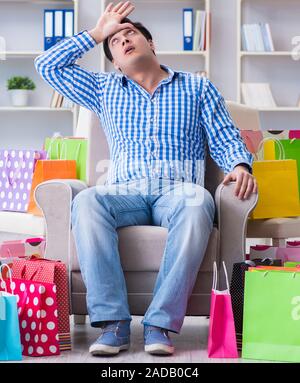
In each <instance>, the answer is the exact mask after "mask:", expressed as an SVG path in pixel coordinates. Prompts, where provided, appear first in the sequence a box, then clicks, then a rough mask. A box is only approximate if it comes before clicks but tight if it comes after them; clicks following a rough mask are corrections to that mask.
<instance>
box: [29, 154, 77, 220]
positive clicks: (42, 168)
mask: <svg viewBox="0 0 300 383" xmlns="http://www.w3.org/2000/svg"><path fill="white" fill-rule="evenodd" d="M55 178H58V179H75V178H76V161H73V160H43V161H37V163H36V167H35V171H34V175H33V180H32V188H31V192H30V200H29V206H28V212H29V213H31V214H34V215H38V216H42V215H43V213H42V211H41V210H40V209H39V208H38V207H37V205H36V203H35V200H34V191H35V188H36V187H37V185H38V184H40V183H41V182H44V181H48V180H51V179H55Z"/></svg>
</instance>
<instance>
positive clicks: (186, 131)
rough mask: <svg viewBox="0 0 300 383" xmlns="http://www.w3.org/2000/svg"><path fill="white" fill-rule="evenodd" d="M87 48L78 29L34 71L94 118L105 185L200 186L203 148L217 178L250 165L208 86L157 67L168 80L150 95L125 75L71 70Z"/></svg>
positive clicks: (88, 40)
mask: <svg viewBox="0 0 300 383" xmlns="http://www.w3.org/2000/svg"><path fill="white" fill-rule="evenodd" d="M95 45H96V42H95V40H94V39H93V38H92V37H91V36H90V35H89V33H88V32H87V31H86V30H84V31H81V32H80V33H78V34H76V35H74V36H73V37H71V38H68V39H65V40H63V41H62V42H60V43H58V44H56V45H55V46H54V47H52V48H51V49H49V50H47V51H46V52H45V53H44V54H42V55H40V56H38V57H37V58H36V59H35V67H36V69H37V71H38V72H39V73H40V75H41V76H42V78H43V79H44V80H45V81H46V82H47V83H48V84H49V85H50V86H51V87H52V88H54V89H55V90H56V91H57V92H59V93H60V94H62V95H64V96H65V97H67V98H68V99H70V100H72V101H73V102H75V103H76V104H79V105H81V106H84V107H85V108H88V109H90V110H92V111H94V112H95V113H96V114H97V116H98V117H99V118H100V121H101V123H102V127H103V129H104V132H105V134H106V137H107V141H108V145H109V149H110V159H111V162H110V166H109V169H108V175H107V180H106V184H111V183H117V182H124V181H127V180H134V179H138V178H144V177H150V178H157V177H161V178H168V179H174V180H179V181H183V182H192V183H196V184H200V185H201V186H204V172H205V157H206V143H208V147H209V151H210V155H211V156H212V158H213V159H214V161H215V162H216V163H217V164H218V166H219V167H220V168H221V169H222V170H223V171H224V173H225V174H226V173H228V172H230V171H232V170H233V168H234V167H235V166H236V165H238V164H239V163H245V164H248V165H249V166H252V162H253V156H252V155H251V154H250V153H249V152H248V151H247V149H246V147H245V144H244V142H243V140H242V138H241V136H240V132H239V130H238V128H237V127H235V125H234V123H233V121H232V119H231V117H230V115H229V113H228V111H227V109H226V107H225V102H224V98H223V97H222V96H221V94H220V93H219V91H218V90H217V88H216V87H215V86H214V85H213V84H212V82H211V81H210V80H208V79H207V78H205V77H200V76H197V75H195V74H193V73H189V72H184V71H173V70H172V69H171V68H169V67H167V66H166V65H161V68H162V69H164V70H165V71H166V72H167V73H168V77H167V78H165V79H163V80H162V81H160V83H159V84H158V86H157V87H156V89H155V91H154V93H153V94H152V95H151V94H150V93H148V92H147V91H146V90H145V89H144V88H143V87H142V86H140V85H139V84H138V83H137V82H135V81H133V80H132V79H130V78H129V77H127V76H126V75H122V74H119V73H115V72H100V73H96V72H90V71H87V70H85V69H83V68H81V67H80V66H79V65H77V64H75V62H76V60H77V59H78V58H80V57H82V56H83V55H84V54H85V53H86V52H87V51H89V50H90V49H92V48H93V47H94V46H95Z"/></svg>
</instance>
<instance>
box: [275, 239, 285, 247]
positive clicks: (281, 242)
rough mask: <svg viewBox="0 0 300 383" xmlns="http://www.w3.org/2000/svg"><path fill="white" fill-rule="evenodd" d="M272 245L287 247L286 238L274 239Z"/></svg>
mask: <svg viewBox="0 0 300 383" xmlns="http://www.w3.org/2000/svg"><path fill="white" fill-rule="evenodd" d="M272 245H273V246H276V247H285V238H272Z"/></svg>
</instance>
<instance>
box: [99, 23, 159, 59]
mask: <svg viewBox="0 0 300 383" xmlns="http://www.w3.org/2000/svg"><path fill="white" fill-rule="evenodd" d="M123 23H130V24H132V25H133V26H134V27H135V28H136V29H138V30H139V31H140V32H141V33H142V35H144V36H145V38H146V39H147V40H152V35H151V33H150V32H149V31H148V29H147V28H146V27H144V25H143V24H142V23H140V22H134V21H131V20H130V19H128V18H127V17H125V18H124V19H123V20H122V21H121V24H123ZM110 37H111V36H108V37H106V39H105V40H104V42H103V49H104V53H105V56H106V57H107V58H108V60H109V61H110V62H112V60H113V57H112V54H111V52H110V49H109V46H108V39H109V38H110Z"/></svg>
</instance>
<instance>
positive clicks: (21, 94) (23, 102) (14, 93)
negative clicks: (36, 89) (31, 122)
mask: <svg viewBox="0 0 300 383" xmlns="http://www.w3.org/2000/svg"><path fill="white" fill-rule="evenodd" d="M9 93H10V99H11V103H12V106H27V105H28V99H29V91H28V90H26V89H11V90H9Z"/></svg>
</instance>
